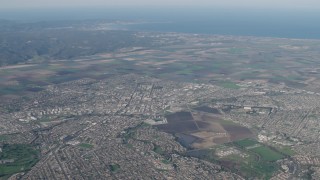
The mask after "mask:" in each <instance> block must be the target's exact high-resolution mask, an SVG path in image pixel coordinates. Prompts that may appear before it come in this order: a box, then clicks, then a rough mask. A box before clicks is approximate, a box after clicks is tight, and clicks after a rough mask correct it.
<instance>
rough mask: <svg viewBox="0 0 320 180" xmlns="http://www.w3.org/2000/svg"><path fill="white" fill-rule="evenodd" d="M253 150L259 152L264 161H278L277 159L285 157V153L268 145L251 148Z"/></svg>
mask: <svg viewBox="0 0 320 180" xmlns="http://www.w3.org/2000/svg"><path fill="white" fill-rule="evenodd" d="M251 151H253V152H255V153H257V154H259V156H260V157H261V159H262V160H263V161H276V160H279V159H282V158H284V156H283V155H281V154H280V153H278V152H276V151H274V150H272V149H270V148H269V147H267V146H260V147H256V148H253V149H251Z"/></svg>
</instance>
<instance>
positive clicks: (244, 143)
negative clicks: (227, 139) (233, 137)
mask: <svg viewBox="0 0 320 180" xmlns="http://www.w3.org/2000/svg"><path fill="white" fill-rule="evenodd" d="M234 143H235V144H236V145H239V146H241V147H249V146H253V145H255V144H258V142H257V141H255V140H253V139H244V140H240V141H236V142H234Z"/></svg>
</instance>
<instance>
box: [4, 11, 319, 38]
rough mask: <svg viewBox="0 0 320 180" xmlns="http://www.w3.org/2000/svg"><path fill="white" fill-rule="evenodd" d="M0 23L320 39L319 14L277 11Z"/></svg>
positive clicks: (72, 16) (61, 16) (81, 14)
mask: <svg viewBox="0 0 320 180" xmlns="http://www.w3.org/2000/svg"><path fill="white" fill-rule="evenodd" d="M0 19H9V20H16V21H56V20H80V19H110V20H129V21H132V20H139V21H145V22H148V23H140V24H133V25H129V26H126V27H125V28H127V29H129V30H139V31H156V32H183V33H196V34H220V35H241V36H261V37H280V38H301V39H320V11H317V10H309V11H307V10H280V9H255V10H253V9H209V8H202V9H192V8H189V9H173V8H171V9H170V8H168V9H146V8H144V9H128V8H127V9H99V8H96V9H92V8H91V9H35V10H19V11H0Z"/></svg>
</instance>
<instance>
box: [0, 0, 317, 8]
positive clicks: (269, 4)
mask: <svg viewBox="0 0 320 180" xmlns="http://www.w3.org/2000/svg"><path fill="white" fill-rule="evenodd" d="M96 6H97V7H109V8H110V7H168V6H169V7H177V6H178V7H190V6H191V7H197V6H198V7H212V8H215V7H227V8H228V7H230V8H234V7H239V8H248V7H249V8H277V9H279V8H280V9H281V8H295V9H306V8H312V9H315V8H320V0H0V9H17V8H19V9H21V8H48V7H96Z"/></svg>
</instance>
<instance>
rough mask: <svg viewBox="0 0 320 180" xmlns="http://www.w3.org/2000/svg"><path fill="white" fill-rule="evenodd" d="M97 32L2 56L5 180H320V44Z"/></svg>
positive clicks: (1, 172) (0, 122) (1, 166)
mask: <svg viewBox="0 0 320 180" xmlns="http://www.w3.org/2000/svg"><path fill="white" fill-rule="evenodd" d="M101 26H102V25H101V24H100V25H99V24H98V25H97V24H96V25H95V26H94V27H101ZM92 27H93V26H90V27H88V26H86V28H83V27H82V28H79V27H76V28H77V29H70V30H68V31H70V32H68V33H70V34H73V33H72V31H73V30H74V31H76V32H77V34H80V36H83V35H84V34H87V33H89V35H88V36H83V39H84V41H85V40H86V38H85V37H88V38H93V37H94V38H96V39H99V40H97V41H99V43H96V42H93V41H92V42H90V41H87V42H86V43H83V44H81V47H74V49H77V51H80V50H81V49H83V51H82V52H83V54H81V55H80V56H74V55H73V54H72V53H73V50H70V49H69V50H68V51H63V50H59V49H57V50H56V51H54V52H50V53H48V54H45V53H44V54H34V52H36V51H32V50H30V51H28V52H25V53H26V54H27V56H23V55H21V56H19V57H17V63H14V64H10V63H9V64H8V63H7V62H6V61H5V60H4V59H5V58H6V57H7V56H6V55H8V52H9V51H8V52H6V51H5V50H4V49H3V50H1V52H0V55H1V56H0V58H2V59H1V62H3V64H2V66H0V98H1V101H0V145H1V146H0V179H8V178H10V179H34V180H38V179H70V180H71V179H127V178H128V177H131V178H132V179H250V178H251V179H277V180H278V179H312V178H313V179H317V177H320V141H319V137H320V125H319V121H320V93H319V89H320V61H319V59H320V51H319V49H320V41H318V40H302V39H284V38H262V37H245V36H242V37H241V36H220V35H199V34H183V33H160V32H159V33H156V32H138V31H132V32H131V31H130V32H129V31H122V30H121V31H120V30H119V32H118V31H116V30H112V31H111V30H106V29H103V28H102V29H101V28H100V29H95V28H92ZM90 28H92V29H90ZM88 29H90V31H89V30H88ZM95 32H96V33H95ZM6 33H7V32H6ZM51 33H52V34H51ZM119 33H120V34H119ZM27 34H28V36H26V38H25V39H24V40H25V41H26V43H28V42H29V41H28V37H30V34H29V33H27ZM44 34H45V36H47V34H50V38H51V39H52V38H54V37H53V36H57V37H61V38H64V37H65V36H64V35H63V33H61V32H60V30H56V29H55V30H54V31H52V32H51V30H46V31H45V33H44ZM110 34H111V35H110ZM109 35H110V36H109ZM21 36H24V35H23V34H22V35H21ZM51 36H52V37H51ZM118 36H119V37H123V36H125V37H127V38H124V39H121V41H117V39H116V38H119V37H118ZM48 37H49V35H48ZM105 37H113V38H106V39H105V40H106V41H108V40H109V41H110V43H113V42H117V48H114V49H110V48H100V49H99V50H98V51H93V50H92V49H90V48H94V47H96V46H98V47H99V46H104V45H105V44H104V43H106V42H104V41H103V38H105ZM70 38H72V37H70ZM22 39H23V38H22ZM126 40H127V41H128V43H127V42H126ZM72 41H73V40H72V39H70V42H72ZM100 41H101V42H100ZM44 42H45V41H44ZM48 42H49V41H48ZM50 42H51V40H50ZM56 42H60V41H59V38H56V39H54V43H52V44H51V45H50V46H52V47H56V45H55V43H56ZM61 42H62V41H61ZM70 42H63V43H67V44H68V43H70ZM1 43H2V45H3V42H1ZM29 43H32V42H29ZM87 46H88V47H87ZM35 48H38V47H36V46H35ZM79 49H80V50H79ZM58 52H59V55H57V56H54V55H53V54H55V53H58ZM21 53H24V52H21ZM29 56H30V57H29ZM26 57H29V58H26ZM141 167H143V168H141Z"/></svg>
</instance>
